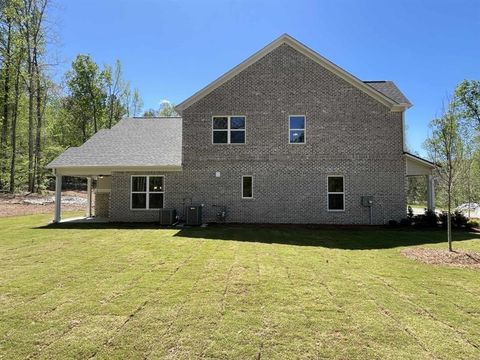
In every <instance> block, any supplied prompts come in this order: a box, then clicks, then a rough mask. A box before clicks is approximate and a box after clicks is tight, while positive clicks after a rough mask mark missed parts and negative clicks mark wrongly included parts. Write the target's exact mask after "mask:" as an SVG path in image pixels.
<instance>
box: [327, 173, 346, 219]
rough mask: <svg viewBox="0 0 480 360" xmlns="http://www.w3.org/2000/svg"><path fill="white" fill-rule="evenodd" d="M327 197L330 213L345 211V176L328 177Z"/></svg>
mask: <svg viewBox="0 0 480 360" xmlns="http://www.w3.org/2000/svg"><path fill="white" fill-rule="evenodd" d="M327 197H328V199H327V200H328V211H344V210H345V183H344V177H343V176H338V175H332V176H328V178H327Z"/></svg>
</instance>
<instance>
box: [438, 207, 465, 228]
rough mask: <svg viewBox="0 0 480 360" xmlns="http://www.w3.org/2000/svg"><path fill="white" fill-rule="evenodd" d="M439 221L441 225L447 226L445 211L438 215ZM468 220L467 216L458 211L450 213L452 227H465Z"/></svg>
mask: <svg viewBox="0 0 480 360" xmlns="http://www.w3.org/2000/svg"><path fill="white" fill-rule="evenodd" d="M440 221H441V222H442V227H444V228H446V227H447V213H446V212H443V213H442V214H441V215H440ZM468 224H469V221H468V218H467V217H466V216H465V215H463V214H462V213H461V212H460V211H455V212H454V213H453V214H452V227H456V228H465V227H468Z"/></svg>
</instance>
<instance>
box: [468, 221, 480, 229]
mask: <svg viewBox="0 0 480 360" xmlns="http://www.w3.org/2000/svg"><path fill="white" fill-rule="evenodd" d="M467 228H469V229H471V228H476V229H478V228H480V221H478V220H471V219H470V220H468V223H467Z"/></svg>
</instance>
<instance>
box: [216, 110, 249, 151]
mask: <svg viewBox="0 0 480 360" xmlns="http://www.w3.org/2000/svg"><path fill="white" fill-rule="evenodd" d="M235 117H241V118H244V121H245V129H232V128H231V126H230V122H231V119H232V118H235ZM215 118H227V128H226V129H214V128H213V122H214V119H215ZM215 131H218V132H221V131H223V132H226V133H227V142H226V143H216V142H214V141H213V136H214V134H215ZM232 131H243V132H244V133H245V142H243V143H232V142H231V133H232ZM246 143H247V117H246V116H245V115H214V116H212V145H245V144H246Z"/></svg>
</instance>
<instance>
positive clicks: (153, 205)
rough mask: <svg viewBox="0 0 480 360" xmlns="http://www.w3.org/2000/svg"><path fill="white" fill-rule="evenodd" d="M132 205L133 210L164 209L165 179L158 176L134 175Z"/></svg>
mask: <svg viewBox="0 0 480 360" xmlns="http://www.w3.org/2000/svg"><path fill="white" fill-rule="evenodd" d="M130 194H131V197H130V204H131V208H132V209H133V210H158V209H161V208H163V200H164V194H165V189H164V177H163V176H158V175H132V181H131V188H130Z"/></svg>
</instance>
